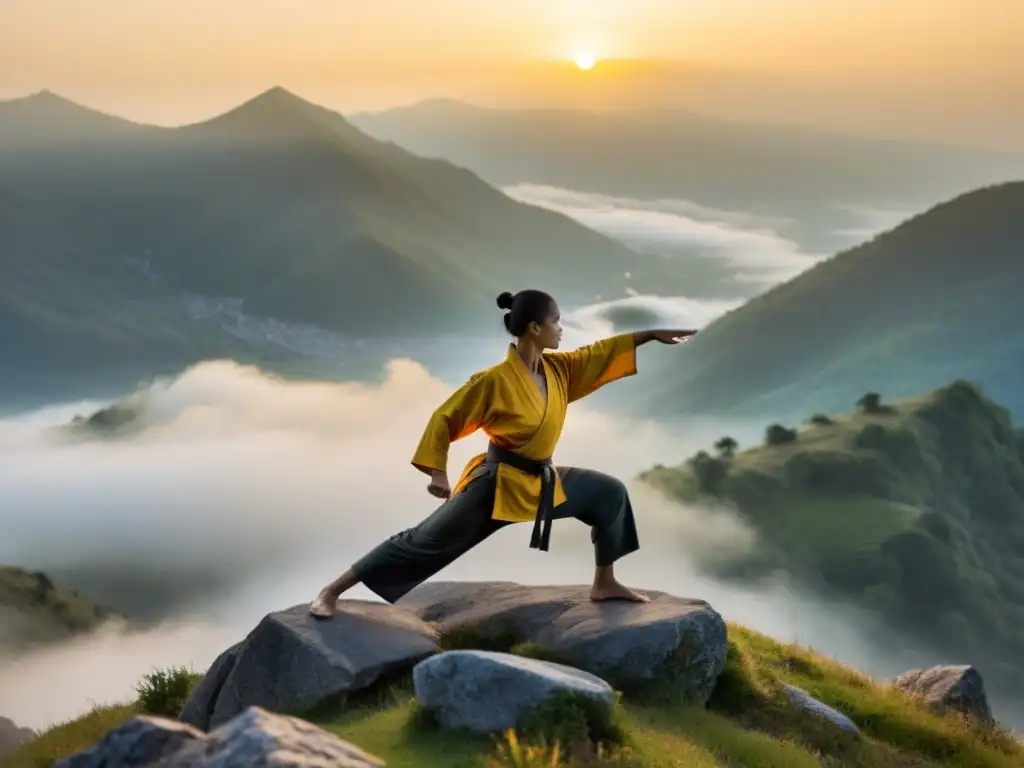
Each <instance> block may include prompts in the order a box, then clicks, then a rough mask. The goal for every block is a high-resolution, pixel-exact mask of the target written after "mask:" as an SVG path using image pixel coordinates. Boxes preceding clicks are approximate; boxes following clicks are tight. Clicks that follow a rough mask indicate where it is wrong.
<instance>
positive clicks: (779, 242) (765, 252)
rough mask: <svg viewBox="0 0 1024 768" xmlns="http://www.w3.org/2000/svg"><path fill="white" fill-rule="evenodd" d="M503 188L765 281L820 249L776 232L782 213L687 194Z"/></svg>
mask: <svg viewBox="0 0 1024 768" xmlns="http://www.w3.org/2000/svg"><path fill="white" fill-rule="evenodd" d="M504 192H505V194H507V195H509V197H512V198H515V199H516V200H520V201H521V202H524V203H530V204H532V205H538V206H543V207H545V208H550V209H552V210H555V211H559V212H560V213H564V214H565V215H566V216H569V217H570V218H573V219H575V220H576V221H578V222H580V223H581V224H583V225H584V226H586V227H590V228H591V229H595V230H597V231H598V232H602V233H603V234H606V235H608V236H610V237H614V238H617V239H619V240H621V241H622V242H624V243H626V244H627V245H631V246H634V247H639V248H645V247H652V246H653V247H657V246H670V247H674V248H680V247H684V248H691V249H693V252H694V254H696V255H703V256H706V257H707V258H711V259H717V260H720V261H722V262H724V263H725V264H727V265H728V266H729V267H730V268H731V271H732V272H733V274H734V279H736V280H738V281H743V282H754V283H762V284H765V285H771V284H774V283H776V282H779V281H780V280H786V279H788V278H790V277H793V276H795V275H797V274H799V273H800V272H803V271H805V270H807V269H809V268H810V267H813V266H814V264H815V263H817V261H818V260H819V259H821V258H822V257H823V256H825V255H826V254H820V253H806V252H805V251H804V249H803V248H802V247H801V246H800V245H799V244H798V243H796V242H795V241H793V240H791V239H789V238H787V237H785V236H783V235H781V234H779V230H780V229H782V228H783V227H785V226H786V225H787V224H788V223H790V222H788V221H787V220H785V219H780V218H775V217H767V216H759V215H756V214H750V213H743V212H738V211H726V210H722V209H718V208H710V207H708V206H704V205H700V204H698V203H694V202H691V201H689V200H679V199H655V200H637V199H633V198H627V197H615V196H611V195H602V194H597V193H591V192H578V191H574V190H569V189H561V188H559V187H551V186H545V185H540V184H520V185H517V186H513V187H506V188H505V189H504Z"/></svg>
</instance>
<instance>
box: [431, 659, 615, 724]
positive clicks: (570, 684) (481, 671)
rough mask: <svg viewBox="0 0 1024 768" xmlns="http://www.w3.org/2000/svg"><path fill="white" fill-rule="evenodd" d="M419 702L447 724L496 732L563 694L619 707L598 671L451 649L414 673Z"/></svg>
mask: <svg viewBox="0 0 1024 768" xmlns="http://www.w3.org/2000/svg"><path fill="white" fill-rule="evenodd" d="M412 674H413V684H414V686H415V689H416V700H417V701H418V702H419V704H420V706H421V707H423V708H424V709H425V710H426V711H428V712H430V713H431V714H432V715H433V716H434V717H435V718H437V720H438V722H439V723H440V724H441V725H443V726H445V727H447V728H468V729H469V730H472V731H478V732H481V733H490V732H494V731H503V730H506V729H508V728H514V727H515V726H516V724H517V723H518V721H519V719H520V717H522V715H523V714H525V713H526V712H528V711H529V710H530V709H532V708H534V707H536V706H537V705H539V704H542V703H543V702H545V701H547V700H548V699H550V698H552V697H553V696H555V695H557V694H558V693H559V692H567V693H571V694H576V695H581V696H588V697H590V698H592V699H595V700H598V701H601V702H603V703H604V704H605V705H606V706H607V707H608V708H609V709H611V708H612V707H613V706H615V691H613V690H612V687H611V686H610V685H608V683H606V682H605V681H604V680H602V679H600V678H599V677H595V676H594V675H592V674H590V673H588V672H584V671H582V670H579V669H573V668H572V667H566V666H563V665H561V664H553V663H551V662H547V661H539V660H537V659H528V658H524V657H522V656H516V655H513V654H510V653H496V652H493V651H448V652H446V653H441V654H438V655H437V656H433V657H431V658H429V659H427V660H426V661H421V662H420V663H419V664H417V665H416V666H415V667H414V668H413V671H412Z"/></svg>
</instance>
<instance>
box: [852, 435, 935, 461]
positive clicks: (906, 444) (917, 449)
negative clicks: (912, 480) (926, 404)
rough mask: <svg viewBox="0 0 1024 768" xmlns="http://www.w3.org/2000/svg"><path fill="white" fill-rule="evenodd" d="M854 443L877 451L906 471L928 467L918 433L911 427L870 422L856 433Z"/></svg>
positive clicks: (857, 446) (860, 447) (864, 448)
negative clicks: (905, 427) (904, 427)
mask: <svg viewBox="0 0 1024 768" xmlns="http://www.w3.org/2000/svg"><path fill="white" fill-rule="evenodd" d="M853 445H854V447H856V448H859V449H862V450H868V451H877V452H878V453H880V454H882V455H883V456H885V458H886V459H888V461H889V462H891V463H892V464H894V465H895V466H897V467H899V468H900V469H902V470H904V471H909V472H923V471H925V469H926V468H927V464H928V462H927V459H926V457H925V453H924V451H923V450H922V449H921V444H920V442H919V441H918V439H917V435H916V434H915V433H914V432H913V431H912V430H909V429H903V428H900V427H893V426H882V425H881V424H868V425H867V426H866V427H864V428H863V429H861V430H860V431H859V432H857V434H856V435H854V438H853Z"/></svg>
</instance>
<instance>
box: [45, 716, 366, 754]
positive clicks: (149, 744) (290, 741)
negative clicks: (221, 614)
mask: <svg viewBox="0 0 1024 768" xmlns="http://www.w3.org/2000/svg"><path fill="white" fill-rule="evenodd" d="M383 765H384V763H383V761H381V760H379V759H378V758H376V757H373V756H372V755H369V754H367V753H366V752H363V751H362V750H361V749H359V748H358V747H354V746H353V745H351V744H349V743H348V742H345V741H342V740H341V739H339V738H337V737H336V736H334V735H332V734H330V733H328V732H327V731H324V730H322V729H320V728H317V727H316V726H315V725H312V724H310V723H307V722H305V721H303V720H299V719H297V718H294V717H287V716H284V715H274V714H271V713H269V712H267V711H266V710H263V709H259V708H258V707H251V708H249V709H247V710H246V711H245V712H243V713H242V714H241V715H239V716H238V717H236V718H235V719H233V720H231V721H230V722H228V723H226V724H225V725H223V726H221V727H220V728H218V729H217V730H215V731H213V732H211V733H209V734H206V733H203V732H202V731H200V730H199V729H197V728H193V727H191V726H189V725H185V724H184V723H180V722H176V721H174V720H165V719H163V718H157V717H135V718H132V719H131V720H129V721H128V722H127V723H125V724H124V725H122V726H121V727H120V728H118V729H116V730H113V731H111V732H110V733H108V734H107V735H106V736H105V737H104V738H103V740H102V741H100V742H99V743H98V744H97V745H96V746H94V747H92V748H91V749H89V750H86V751H84V752H79V753H78V754H77V755H73V756H71V757H69V758H67V759H65V760H63V761H62V762H60V763H58V764H57V768H110V766H118V768H381V767H382V766H383Z"/></svg>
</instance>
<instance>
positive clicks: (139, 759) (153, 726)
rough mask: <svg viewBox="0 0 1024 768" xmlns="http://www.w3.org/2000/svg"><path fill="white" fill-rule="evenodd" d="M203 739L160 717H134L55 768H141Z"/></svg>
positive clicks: (179, 724) (187, 729) (192, 730)
mask: <svg viewBox="0 0 1024 768" xmlns="http://www.w3.org/2000/svg"><path fill="white" fill-rule="evenodd" d="M203 738H205V734H203V732H202V731H200V730H198V729H196V728H193V727H192V726H190V725H186V724H185V723H179V722H175V721H174V720H166V719H164V718H162V717H144V716H139V717H133V718H132V719H131V720H129V721H128V722H126V723H125V724H124V725H122V726H121V727H120V728H116V729H114V730H113V731H110V733H108V734H107V735H106V736H104V737H103V738H102V739H101V740H100V741H99V742H98V743H97V744H96V745H95V746H93V747H91V748H90V749H86V750H84V751H82V752H78V753H77V754H74V755H72V756H71V757H68V758H65V759H64V760H61V761H60V762H59V763H57V764H56V766H55V768H107V767H108V766H114V765H116V766H118V768H142V766H150V765H156V764H158V763H159V762H160V761H161V760H163V759H164V758H167V757H170V756H171V755H173V754H174V753H175V752H177V751H178V750H179V749H181V748H182V747H183V746H185V745H186V744H189V743H190V742H194V741H200V740H202V739H203Z"/></svg>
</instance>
